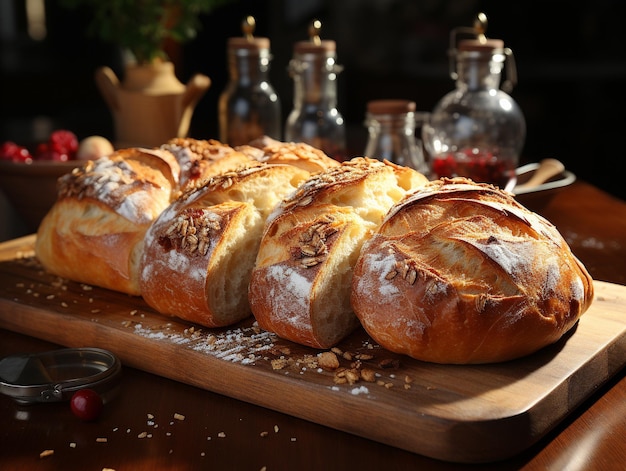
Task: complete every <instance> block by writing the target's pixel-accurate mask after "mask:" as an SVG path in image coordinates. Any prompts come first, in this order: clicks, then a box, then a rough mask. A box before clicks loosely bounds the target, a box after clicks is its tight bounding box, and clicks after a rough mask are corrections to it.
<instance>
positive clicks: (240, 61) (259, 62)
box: [228, 49, 272, 86]
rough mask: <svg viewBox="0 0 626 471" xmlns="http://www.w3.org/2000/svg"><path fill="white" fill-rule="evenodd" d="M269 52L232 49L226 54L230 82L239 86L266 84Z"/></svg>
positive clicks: (264, 50)
mask: <svg viewBox="0 0 626 471" xmlns="http://www.w3.org/2000/svg"><path fill="white" fill-rule="evenodd" d="M271 59H272V58H271V54H270V53H269V50H266V49H261V50H258V51H255V50H253V51H250V50H248V49H233V50H230V51H229V54H228V72H229V75H230V80H231V81H232V82H237V83H239V85H243V86H245V85H249V84H252V83H259V82H266V81H267V78H268V75H269V69H270V62H271Z"/></svg>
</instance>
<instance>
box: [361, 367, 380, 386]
mask: <svg viewBox="0 0 626 471" xmlns="http://www.w3.org/2000/svg"><path fill="white" fill-rule="evenodd" d="M361 379H362V380H363V381H367V382H368V383H373V382H374V381H376V372H375V371H374V370H372V369H370V368H363V369H362V370H361Z"/></svg>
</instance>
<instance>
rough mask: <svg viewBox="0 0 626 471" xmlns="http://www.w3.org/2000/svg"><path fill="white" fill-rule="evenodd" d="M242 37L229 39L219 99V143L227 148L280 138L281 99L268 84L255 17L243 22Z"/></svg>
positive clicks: (266, 52)
mask: <svg viewBox="0 0 626 471" xmlns="http://www.w3.org/2000/svg"><path fill="white" fill-rule="evenodd" d="M242 29H243V30H244V37H236V38H229V40H228V46H227V55H228V72H229V82H228V84H227V85H226V88H225V90H224V91H223V93H222V94H221V95H220V98H219V104H218V107H219V124H220V140H221V141H222V142H224V143H225V144H228V145H230V146H238V145H244V144H248V143H250V142H251V141H253V140H254V139H257V138H259V137H263V136H269V137H271V138H274V139H277V140H280V139H281V128H282V118H281V107H280V99H279V97H278V95H277V94H276V92H275V91H274V88H273V87H272V85H271V84H270V82H269V78H268V75H269V69H270V62H271V59H272V56H271V54H270V40H269V39H268V38H262V37H253V36H252V31H253V29H254V18H252V17H248V18H246V20H244V25H243V28H242Z"/></svg>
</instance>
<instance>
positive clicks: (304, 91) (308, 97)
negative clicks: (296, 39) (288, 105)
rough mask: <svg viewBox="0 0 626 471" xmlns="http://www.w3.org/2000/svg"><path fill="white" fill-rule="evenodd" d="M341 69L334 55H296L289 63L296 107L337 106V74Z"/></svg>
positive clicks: (330, 107) (325, 107) (326, 107)
mask: <svg viewBox="0 0 626 471" xmlns="http://www.w3.org/2000/svg"><path fill="white" fill-rule="evenodd" d="M341 70H342V67H341V66H339V65H337V63H336V62H335V59H334V57H328V56H320V55H315V54H305V55H302V56H296V57H294V58H293V59H292V60H291V62H290V63H289V72H290V75H291V77H292V78H293V81H294V100H293V102H294V108H295V109H300V108H302V107H306V106H316V107H319V108H323V109H333V108H336V106H337V75H338V74H339V73H340V72H341Z"/></svg>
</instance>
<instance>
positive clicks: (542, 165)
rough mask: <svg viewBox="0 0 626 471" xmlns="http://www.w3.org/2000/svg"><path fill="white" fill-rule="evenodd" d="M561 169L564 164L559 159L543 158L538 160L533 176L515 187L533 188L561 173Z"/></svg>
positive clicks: (563, 167)
mask: <svg viewBox="0 0 626 471" xmlns="http://www.w3.org/2000/svg"><path fill="white" fill-rule="evenodd" d="M563 170H565V166H564V165H563V164H562V163H561V162H560V161H558V160H556V159H543V160H542V161H541V162H539V167H537V170H535V173H533V176H532V177H530V178H529V179H528V181H526V182H525V183H522V184H521V185H518V186H517V188H518V189H519V188H524V189H528V188H534V187H536V186H539V185H541V184H542V183H545V182H547V181H548V180H550V179H551V178H552V177H554V176H556V175H558V174H559V173H562V172H563Z"/></svg>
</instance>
